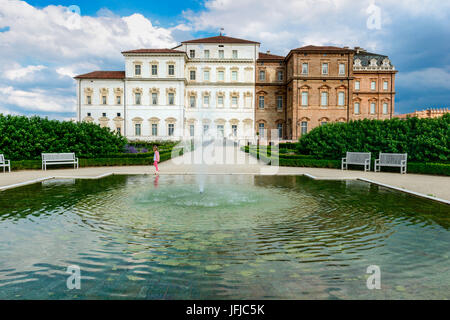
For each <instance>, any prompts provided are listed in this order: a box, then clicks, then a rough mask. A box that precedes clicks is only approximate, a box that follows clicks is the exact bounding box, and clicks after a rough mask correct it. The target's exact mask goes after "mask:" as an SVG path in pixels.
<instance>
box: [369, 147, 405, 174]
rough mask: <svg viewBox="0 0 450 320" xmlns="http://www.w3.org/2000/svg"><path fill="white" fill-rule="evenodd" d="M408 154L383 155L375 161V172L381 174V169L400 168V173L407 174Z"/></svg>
mask: <svg viewBox="0 0 450 320" xmlns="http://www.w3.org/2000/svg"><path fill="white" fill-rule="evenodd" d="M407 158H408V154H407V153H381V152H380V156H379V157H378V159H376V160H375V172H380V170H381V167H399V168H400V173H402V174H403V173H406V160H407Z"/></svg>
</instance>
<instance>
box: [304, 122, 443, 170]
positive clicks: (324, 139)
mask: <svg viewBox="0 0 450 320" xmlns="http://www.w3.org/2000/svg"><path fill="white" fill-rule="evenodd" d="M347 151H350V152H372V157H374V158H375V157H378V154H379V152H386V153H408V161H418V162H449V161H450V114H446V115H444V116H443V117H441V118H436V119H418V118H408V119H407V120H400V119H392V120H384V121H382V120H367V119H366V120H360V121H351V122H349V123H332V124H327V125H325V126H320V127H317V128H315V129H313V130H312V131H311V132H310V133H308V134H307V135H305V136H303V137H302V138H300V140H299V143H298V145H297V152H298V153H300V154H309V155H314V156H315V157H316V158H317V159H336V160H340V159H341V158H342V157H344V156H345V153H346V152H347Z"/></svg>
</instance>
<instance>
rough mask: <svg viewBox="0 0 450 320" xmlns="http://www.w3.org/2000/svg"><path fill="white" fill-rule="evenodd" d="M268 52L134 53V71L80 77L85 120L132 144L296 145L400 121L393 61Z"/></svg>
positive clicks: (248, 45)
mask: <svg viewBox="0 0 450 320" xmlns="http://www.w3.org/2000/svg"><path fill="white" fill-rule="evenodd" d="M259 48H260V44H259V43H258V42H255V41H249V40H243V39H237V38H231V37H227V36H223V35H220V36H216V37H209V38H203V39H195V40H190V41H184V42H182V43H181V44H180V45H179V46H177V47H175V48H172V49H138V50H131V51H124V52H122V54H123V56H124V59H125V71H94V72H91V73H87V74H83V75H79V76H77V77H75V79H76V80H77V102H78V104H77V121H87V122H94V123H98V124H100V126H103V127H109V128H110V129H111V130H115V131H117V132H119V133H121V134H122V135H124V136H126V137H127V138H129V139H132V140H180V139H183V138H190V137H199V136H204V135H213V136H222V137H227V138H230V139H235V140H239V141H242V142H243V141H254V140H255V139H256V138H258V139H260V140H268V139H270V138H279V139H281V140H296V139H298V138H299V137H300V136H301V135H302V134H305V133H307V132H309V131H310V130H312V129H313V128H315V127H317V126H319V125H324V124H327V123H330V122H346V121H349V120H354V119H365V118H369V119H389V118H392V117H393V114H394V100H395V74H396V72H397V71H396V70H395V68H394V66H393V65H392V64H391V62H390V60H389V58H388V57H387V56H384V55H379V54H374V53H369V52H367V51H365V50H363V49H361V48H355V49H350V48H347V47H345V48H338V47H329V46H327V47H318V46H306V47H302V48H297V49H293V50H291V51H290V52H289V54H288V55H287V56H286V57H284V56H280V55H273V54H271V53H270V52H267V53H262V52H259V51H260V50H259ZM274 134H275V135H276V137H274V136H273V135H274Z"/></svg>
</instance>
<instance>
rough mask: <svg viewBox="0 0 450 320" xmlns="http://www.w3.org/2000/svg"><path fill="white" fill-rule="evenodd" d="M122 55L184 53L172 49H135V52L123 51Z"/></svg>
mask: <svg viewBox="0 0 450 320" xmlns="http://www.w3.org/2000/svg"><path fill="white" fill-rule="evenodd" d="M124 53H185V52H184V51H180V50H174V49H167V48H164V49H137V50H129V51H123V52H122V54H124Z"/></svg>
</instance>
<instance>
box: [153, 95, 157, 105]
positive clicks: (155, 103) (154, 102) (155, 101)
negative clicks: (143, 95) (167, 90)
mask: <svg viewBox="0 0 450 320" xmlns="http://www.w3.org/2000/svg"><path fill="white" fill-rule="evenodd" d="M152 104H153V105H157V104H158V94H157V93H156V92H153V93H152Z"/></svg>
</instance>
